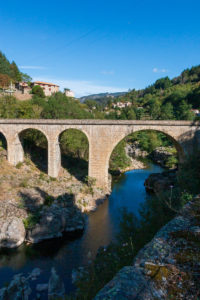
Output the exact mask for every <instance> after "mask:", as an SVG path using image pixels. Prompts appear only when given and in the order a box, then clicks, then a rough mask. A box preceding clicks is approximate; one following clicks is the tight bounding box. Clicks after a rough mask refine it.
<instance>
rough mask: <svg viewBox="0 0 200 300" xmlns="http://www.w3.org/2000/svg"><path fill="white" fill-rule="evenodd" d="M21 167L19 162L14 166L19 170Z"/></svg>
mask: <svg viewBox="0 0 200 300" xmlns="http://www.w3.org/2000/svg"><path fill="white" fill-rule="evenodd" d="M22 166H23V162H21V161H20V162H18V163H17V164H16V168H17V169H20V168H21V167H22Z"/></svg>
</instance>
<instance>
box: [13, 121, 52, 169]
mask: <svg viewBox="0 0 200 300" xmlns="http://www.w3.org/2000/svg"><path fill="white" fill-rule="evenodd" d="M16 143H18V151H19V155H20V156H21V159H20V161H24V155H25V154H27V155H28V158H29V159H30V160H31V161H32V162H33V163H34V164H35V165H36V167H37V168H38V169H39V170H40V171H43V172H46V173H47V172H48V145H49V139H48V136H47V135H46V133H45V132H44V131H43V130H42V129H40V128H39V129H38V128H37V127H34V126H33V127H32V126H31V127H26V128H24V129H22V130H20V131H18V132H17V133H16Z"/></svg>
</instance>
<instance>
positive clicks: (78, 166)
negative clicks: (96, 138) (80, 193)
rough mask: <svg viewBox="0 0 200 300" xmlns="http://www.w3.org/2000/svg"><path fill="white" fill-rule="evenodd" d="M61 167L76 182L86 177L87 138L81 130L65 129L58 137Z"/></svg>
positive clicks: (85, 133) (87, 158)
mask: <svg viewBox="0 0 200 300" xmlns="http://www.w3.org/2000/svg"><path fill="white" fill-rule="evenodd" d="M58 142H59V147H60V154H61V166H62V167H63V169H67V171H68V172H69V173H71V175H73V176H75V177H76V178H77V179H78V180H82V181H84V179H85V177H86V176H87V175H88V160H89V137H88V133H87V132H85V131H84V130H82V129H81V128H73V127H70V128H66V129H64V130H62V131H61V132H60V133H59V135H58Z"/></svg>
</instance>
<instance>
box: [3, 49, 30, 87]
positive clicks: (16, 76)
mask: <svg viewBox="0 0 200 300" xmlns="http://www.w3.org/2000/svg"><path fill="white" fill-rule="evenodd" d="M11 80H12V81H13V82H20V81H26V82H28V81H31V77H30V76H28V75H27V74H25V73H22V72H20V71H19V68H18V66H17V65H16V63H15V62H14V61H12V62H11V63H10V62H9V60H8V59H7V58H6V56H5V55H4V54H3V53H2V52H1V51H0V88H4V87H7V86H8V85H9V83H10V81H11Z"/></svg>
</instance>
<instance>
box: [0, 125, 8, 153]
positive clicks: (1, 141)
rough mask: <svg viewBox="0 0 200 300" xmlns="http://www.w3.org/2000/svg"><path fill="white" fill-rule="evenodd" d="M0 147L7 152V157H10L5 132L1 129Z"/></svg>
mask: <svg viewBox="0 0 200 300" xmlns="http://www.w3.org/2000/svg"><path fill="white" fill-rule="evenodd" d="M0 147H2V148H4V149H5V150H6V157H7V156H8V154H7V152H8V141H7V137H6V134H5V133H4V131H3V130H1V129H0Z"/></svg>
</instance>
